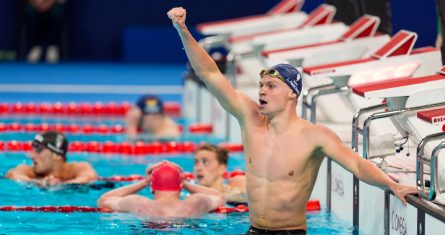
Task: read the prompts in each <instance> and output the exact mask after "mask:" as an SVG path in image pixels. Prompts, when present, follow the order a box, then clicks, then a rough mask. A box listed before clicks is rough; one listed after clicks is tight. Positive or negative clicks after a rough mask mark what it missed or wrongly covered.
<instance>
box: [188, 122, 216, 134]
mask: <svg viewBox="0 0 445 235" xmlns="http://www.w3.org/2000/svg"><path fill="white" fill-rule="evenodd" d="M188 129H189V132H190V133H193V134H212V132H213V126H212V124H203V123H194V124H190V126H189V128H188Z"/></svg>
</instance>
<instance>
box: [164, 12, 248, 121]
mask: <svg viewBox="0 0 445 235" xmlns="http://www.w3.org/2000/svg"><path fill="white" fill-rule="evenodd" d="M167 15H168V17H169V18H170V19H171V20H172V23H173V25H174V27H175V28H176V30H177V31H178V33H179V36H180V37H181V41H182V44H183V46H184V49H185V52H186V54H187V57H188V59H189V61H190V63H191V65H192V67H193V69H194V71H195V73H196V74H197V75H198V76H199V78H200V79H201V80H202V81H203V82H204V83H205V85H206V87H207V88H208V89H209V90H210V92H211V93H212V94H213V95H214V96H215V97H216V99H218V101H219V102H220V103H221V105H222V106H223V107H224V109H226V110H227V111H228V112H229V113H231V114H232V115H234V116H235V117H236V118H237V119H238V120H240V118H241V117H242V115H243V113H244V112H246V111H248V109H247V108H249V107H253V106H252V105H253V104H254V102H252V101H251V100H250V99H248V98H247V96H245V95H243V94H241V93H239V92H237V91H236V90H235V88H233V86H232V85H231V84H230V82H229V81H228V80H227V79H226V78H225V77H224V75H223V74H222V73H221V72H220V71H219V69H218V66H217V65H216V63H215V62H214V61H213V59H212V58H211V57H210V56H209V54H208V53H207V52H206V51H205V50H204V49H203V48H202V47H201V46H200V45H199V43H198V42H197V41H196V40H195V39H194V38H193V36H192V35H191V34H190V32H189V30H188V29H187V26H186V25H185V19H186V11H185V9H184V8H182V7H177V8H173V9H171V10H170V11H169V12H168V13H167Z"/></svg>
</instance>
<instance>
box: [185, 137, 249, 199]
mask: <svg viewBox="0 0 445 235" xmlns="http://www.w3.org/2000/svg"><path fill="white" fill-rule="evenodd" d="M228 159H229V154H228V151H227V150H226V149H224V148H220V147H218V146H215V145H213V144H204V145H202V146H200V147H198V149H197V150H196V151H195V163H194V166H193V175H194V178H195V180H196V183H197V184H199V185H202V186H205V187H209V188H212V189H215V190H218V191H219V192H221V193H223V194H224V197H225V199H226V201H227V202H229V203H232V202H233V203H246V202H247V195H246V176H245V175H244V174H232V175H231V177H230V179H228V180H227V182H225V181H226V180H225V179H224V174H225V173H226V171H227V161H228Z"/></svg>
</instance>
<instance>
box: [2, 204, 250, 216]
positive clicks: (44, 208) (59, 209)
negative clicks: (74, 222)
mask: <svg viewBox="0 0 445 235" xmlns="http://www.w3.org/2000/svg"><path fill="white" fill-rule="evenodd" d="M0 211H26V212H61V213H74V212H100V213H110V211H109V210H108V209H103V208H97V207H89V206H0ZM248 211H249V208H248V207H247V206H245V205H238V206H236V207H218V208H217V209H216V210H214V211H212V212H213V213H220V214H228V213H233V212H248Z"/></svg>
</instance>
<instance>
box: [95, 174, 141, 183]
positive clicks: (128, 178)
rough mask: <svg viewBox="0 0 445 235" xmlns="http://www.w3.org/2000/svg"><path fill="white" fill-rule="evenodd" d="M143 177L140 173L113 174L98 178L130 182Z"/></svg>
mask: <svg viewBox="0 0 445 235" xmlns="http://www.w3.org/2000/svg"><path fill="white" fill-rule="evenodd" d="M144 178H145V177H144V176H142V175H128V176H122V175H113V176H110V177H99V178H98V180H103V181H109V182H130V181H139V180H143V179H144Z"/></svg>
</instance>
